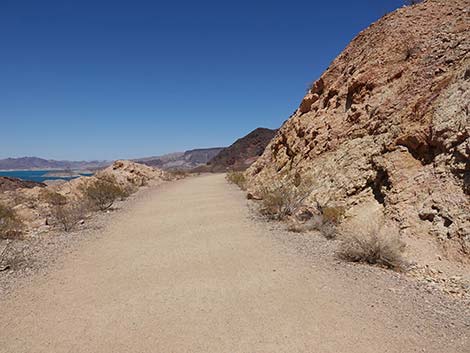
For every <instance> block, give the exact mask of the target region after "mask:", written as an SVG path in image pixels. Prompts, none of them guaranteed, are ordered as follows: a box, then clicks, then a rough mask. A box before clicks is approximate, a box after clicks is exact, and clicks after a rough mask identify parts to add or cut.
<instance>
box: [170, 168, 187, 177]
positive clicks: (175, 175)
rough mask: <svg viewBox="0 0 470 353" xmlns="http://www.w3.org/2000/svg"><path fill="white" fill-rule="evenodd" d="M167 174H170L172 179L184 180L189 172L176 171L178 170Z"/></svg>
mask: <svg viewBox="0 0 470 353" xmlns="http://www.w3.org/2000/svg"><path fill="white" fill-rule="evenodd" d="M167 173H169V174H170V176H171V177H172V179H184V178H187V177H188V176H189V172H187V171H185V170H178V169H175V170H170V171H167Z"/></svg>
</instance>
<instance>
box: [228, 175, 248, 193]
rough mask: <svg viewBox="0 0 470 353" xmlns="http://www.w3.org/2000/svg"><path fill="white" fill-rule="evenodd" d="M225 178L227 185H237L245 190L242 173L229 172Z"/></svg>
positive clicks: (244, 179) (244, 180)
mask: <svg viewBox="0 0 470 353" xmlns="http://www.w3.org/2000/svg"><path fill="white" fill-rule="evenodd" d="M225 178H226V179H227V181H228V182H229V183H231V184H235V185H237V186H238V187H239V188H240V189H242V190H245V189H246V178H245V174H244V173H243V172H236V171H231V172H228V173H227V175H226V176H225Z"/></svg>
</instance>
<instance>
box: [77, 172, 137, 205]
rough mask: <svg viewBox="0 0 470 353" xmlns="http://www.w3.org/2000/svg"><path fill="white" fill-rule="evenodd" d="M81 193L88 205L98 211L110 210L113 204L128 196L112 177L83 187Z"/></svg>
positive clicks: (97, 180)
mask: <svg viewBox="0 0 470 353" xmlns="http://www.w3.org/2000/svg"><path fill="white" fill-rule="evenodd" d="M81 191H82V193H83V195H84V196H85V198H86V199H87V200H88V201H89V204H90V205H91V206H92V207H94V208H96V209H98V210H100V211H105V210H107V209H109V208H111V207H112V206H113V204H114V202H116V201H117V200H119V199H124V198H126V197H127V196H128V193H127V192H126V190H124V189H123V188H122V187H121V186H119V184H118V183H117V181H116V179H115V178H114V177H112V176H108V177H106V178H100V179H96V180H94V181H92V182H90V183H88V184H86V185H83V186H82V187H81Z"/></svg>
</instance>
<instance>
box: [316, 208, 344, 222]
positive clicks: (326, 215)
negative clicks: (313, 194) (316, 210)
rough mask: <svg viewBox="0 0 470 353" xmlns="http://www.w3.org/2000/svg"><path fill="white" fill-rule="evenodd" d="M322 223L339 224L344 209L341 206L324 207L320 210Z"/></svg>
mask: <svg viewBox="0 0 470 353" xmlns="http://www.w3.org/2000/svg"><path fill="white" fill-rule="evenodd" d="M320 212H321V215H322V217H323V223H331V224H339V223H340V222H341V220H342V219H343V217H344V214H345V212H346V209H345V208H344V207H342V206H325V207H322V208H321V209H320Z"/></svg>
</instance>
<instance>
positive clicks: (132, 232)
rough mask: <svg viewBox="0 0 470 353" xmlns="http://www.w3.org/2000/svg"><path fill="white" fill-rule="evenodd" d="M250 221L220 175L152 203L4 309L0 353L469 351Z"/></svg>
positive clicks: (150, 198)
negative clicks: (290, 249)
mask: <svg viewBox="0 0 470 353" xmlns="http://www.w3.org/2000/svg"><path fill="white" fill-rule="evenodd" d="M248 212H249V211H248V209H247V207H246V201H245V200H244V198H243V195H242V193H240V192H239V191H237V190H235V188H232V187H231V186H228V185H227V184H226V182H225V180H224V178H223V176H221V175H211V176H202V177H196V178H190V179H187V180H183V181H179V182H175V183H172V184H169V185H166V186H164V187H159V188H155V189H149V190H148V194H147V195H145V197H143V198H142V199H140V200H138V201H137V202H136V203H135V204H134V205H133V207H132V208H130V209H129V210H126V211H124V212H123V214H122V217H120V219H119V220H118V221H117V222H114V223H113V224H111V225H109V226H108V227H107V229H106V230H105V231H104V232H105V234H103V236H102V237H100V238H98V239H95V240H93V241H90V242H85V243H83V244H82V245H80V248H79V249H77V251H75V252H74V253H72V254H69V255H66V256H65V258H64V259H63V261H62V262H61V265H60V266H56V268H54V269H52V270H51V271H50V273H49V274H48V275H47V276H45V277H41V278H37V279H35V280H34V281H33V282H32V283H31V284H30V285H28V286H26V287H24V288H22V289H20V290H18V291H17V292H16V293H14V294H13V295H12V296H10V297H9V298H7V299H5V300H3V301H0V312H1V320H0V351H1V352H8V353H23V352H24V353H26V352H27V353H35V352H44V353H46V352H47V353H55V352H91V353H98V352H99V353H106V352H110V353H111V352H112V353H117V352H118V353H124V352H139V353H142V352H156V353H179V352H188V353H189V352H190V353H195V352H205V353H208V352H216V353H225V352H226V353H238V352H239V353H254V352H266V353H274V352H283V353H285V352H320V353H321V352H332V353H340V352H345V353H346V352H347V353H354V352H358V353H359V352H360V353H367V352H371V353H372V352H373V353H376V352H397V353H398V352H399V353H408V352H436V353H437V352H446V353H451V352H455V353H457V352H458V353H463V352H466V351H467V348H468V346H465V345H466V343H468V341H467V340H466V338H465V337H463V338H462V336H459V337H453V336H448V335H449V334H450V333H451V332H452V330H449V329H446V330H444V328H442V331H443V332H441V330H440V329H439V328H436V327H435V326H432V325H431V326H430V327H427V326H424V327H423V325H425V324H426V322H429V320H431V319H429V320H427V318H422V313H421V312H418V311H419V310H420V309H419V308H415V306H413V305H411V304H410V303H407V302H406V301H402V298H401V299H400V297H398V296H395V295H394V294H393V292H390V295H389V296H386V297H384V296H383V294H382V292H380V291H378V290H377V291H375V290H374V288H376V287H375V286H374V285H373V284H371V285H370V286H365V285H364V283H365V280H362V281H359V282H357V284H356V285H355V286H351V281H349V280H346V279H345V280H344V281H342V280H341V278H340V277H338V275H336V274H334V273H333V271H332V272H331V273H329V272H328V271H327V270H325V269H317V268H316V267H315V266H312V264H311V263H309V261H307V259H306V258H304V257H302V256H295V254H293V253H289V252H285V251H283V250H282V246H280V244H279V243H278V242H277V241H276V240H275V239H274V238H272V237H270V236H269V234H268V233H269V232H268V231H267V228H266V226H265V225H263V224H260V223H257V222H255V221H253V220H251V219H250V217H248ZM413 310H416V312H413ZM403 311H407V312H406V315H403ZM417 318H419V319H417ZM454 331H455V330H454ZM457 331H458V330H457ZM446 335H447V336H446ZM457 335H458V332H457V333H456V334H455V336H457ZM468 351H470V349H469V350H468Z"/></svg>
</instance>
